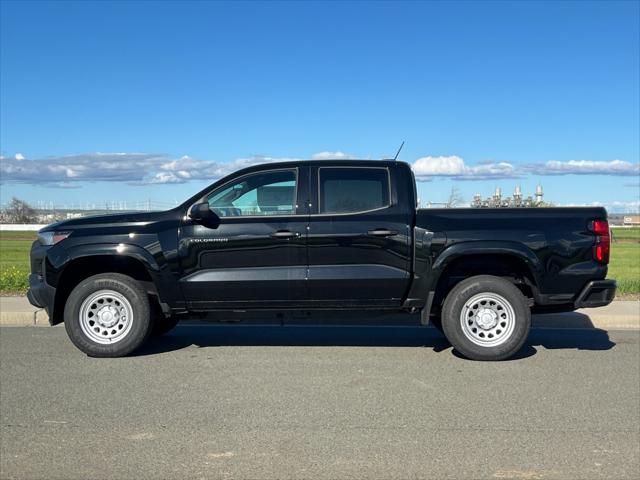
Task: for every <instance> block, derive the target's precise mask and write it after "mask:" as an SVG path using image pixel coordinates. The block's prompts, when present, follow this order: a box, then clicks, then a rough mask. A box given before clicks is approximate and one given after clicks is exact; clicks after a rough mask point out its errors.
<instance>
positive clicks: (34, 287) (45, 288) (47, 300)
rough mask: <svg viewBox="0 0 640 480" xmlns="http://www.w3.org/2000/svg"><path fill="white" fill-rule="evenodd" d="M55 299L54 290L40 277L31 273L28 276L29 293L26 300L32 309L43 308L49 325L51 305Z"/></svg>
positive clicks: (51, 312) (51, 314)
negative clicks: (47, 316)
mask: <svg viewBox="0 0 640 480" xmlns="http://www.w3.org/2000/svg"><path fill="white" fill-rule="evenodd" d="M55 298H56V289H55V288H54V287H52V286H51V285H48V284H47V282H45V281H44V278H43V277H42V275H38V274H37V273H32V274H31V275H29V291H28V292H27V299H28V300H29V303H30V304H31V305H33V306H34V307H38V308H44V309H45V310H46V311H47V315H49V323H51V319H52V318H53V304H54V301H55Z"/></svg>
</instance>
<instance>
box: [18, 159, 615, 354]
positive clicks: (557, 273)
mask: <svg viewBox="0 0 640 480" xmlns="http://www.w3.org/2000/svg"><path fill="white" fill-rule="evenodd" d="M609 238H610V237H609V227H608V224H607V214H606V211H605V210H604V209H603V208H539V209H533V208H530V209H525V208H517V209H516V208H513V209H512V208H500V209H467V208H463V209H417V196H416V184H415V179H414V177H413V173H412V171H411V168H410V167H409V165H408V164H406V163H402V162H395V161H364V160H354V161H304V162H285V163H272V164H267V165H259V166H253V167H250V168H247V169H244V170H241V171H238V172H236V173H234V174H232V175H230V176H228V177H226V178H223V179H221V180H219V181H217V182H215V183H214V184H213V185H211V186H210V187H208V188H206V189H204V190H202V191H201V192H199V193H197V194H196V195H194V196H193V197H192V198H190V199H188V200H187V201H186V202H184V203H183V204H182V205H180V206H179V207H176V208H174V209H172V210H169V211H165V212H149V213H131V214H118V215H105V216H98V217H86V218H78V219H73V220H67V221H64V222H61V223H57V224H53V225H49V226H47V227H45V228H44V229H42V230H41V231H40V232H39V234H38V240H37V241H36V242H34V244H33V247H32V250H31V271H32V274H31V276H30V290H29V294H28V296H29V300H30V301H31V303H32V304H34V305H36V306H38V307H44V308H45V309H46V310H47V313H48V314H49V319H50V322H51V324H57V323H60V322H64V323H65V327H66V330H67V332H68V334H69V337H70V338H71V340H72V342H73V343H74V344H75V345H76V346H77V347H78V348H79V349H80V350H82V351H83V352H85V353H87V354H88V355H91V356H97V357H116V356H123V355H127V354H129V353H131V352H132V351H133V350H135V349H136V348H138V347H139V346H140V345H141V344H142V343H143V342H144V341H145V340H146V339H147V337H148V336H149V335H159V334H163V333H165V332H167V331H169V330H170V329H171V328H173V327H174V326H175V325H176V323H177V322H178V320H179V319H180V318H184V316H185V314H190V315H204V314H211V313H212V312H239V311H242V312H255V311H264V310H271V311H278V312H282V311H312V310H340V311H344V310H354V311H362V312H363V313H365V314H366V312H367V311H369V312H370V313H372V311H382V310H385V311H402V312H407V313H414V314H415V316H414V318H415V321H416V323H418V322H420V323H421V324H423V325H427V324H429V323H431V324H433V325H435V326H436V327H437V328H439V329H440V330H441V331H443V332H444V334H445V335H446V337H447V338H448V339H449V341H450V342H451V344H452V345H453V346H454V347H455V348H456V349H457V350H458V351H459V352H460V353H462V354H463V355H465V356H467V357H468V358H472V359H478V360H499V359H505V358H507V357H509V356H511V355H513V354H514V353H516V352H517V351H518V350H519V349H520V348H521V347H522V345H523V343H524V341H525V340H526V338H527V335H528V332H529V328H530V324H531V312H532V311H533V312H534V313H535V312H552V311H555V312H558V311H570V310H574V309H576V308H581V307H597V306H601V305H606V304H608V303H610V302H611V301H612V299H613V297H614V295H615V289H616V283H615V281H614V280H605V277H606V275H607V263H608V261H609ZM345 321H346V320H345Z"/></svg>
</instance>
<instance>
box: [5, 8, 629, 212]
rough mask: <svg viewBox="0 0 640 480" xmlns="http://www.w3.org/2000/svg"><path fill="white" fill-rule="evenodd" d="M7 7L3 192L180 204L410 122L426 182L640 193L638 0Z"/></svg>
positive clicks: (441, 188) (410, 142)
mask: <svg viewBox="0 0 640 480" xmlns="http://www.w3.org/2000/svg"><path fill="white" fill-rule="evenodd" d="M0 22H1V23H0V27H1V28H0V30H1V32H0V42H1V43H0V54H1V55H0V105H1V107H0V149H1V154H2V157H3V158H2V160H1V162H2V168H1V174H2V178H1V182H2V184H1V186H0V189H1V193H0V201H1V202H6V201H7V200H8V199H10V198H11V196H18V197H20V198H25V199H27V200H29V201H31V202H32V203H39V202H54V203H55V204H57V205H63V204H69V205H70V204H76V205H77V204H83V205H85V204H86V203H97V204H103V203H104V202H107V201H108V202H113V201H118V202H123V201H126V202H128V205H134V204H135V203H136V202H140V201H146V200H147V199H151V200H152V201H154V202H157V203H158V204H161V203H162V202H165V203H166V204H173V203H174V202H176V201H181V200H183V199H185V198H187V197H188V196H189V195H190V194H192V193H193V192H195V191H197V190H198V189H200V188H201V187H203V186H204V185H206V184H208V183H210V182H211V181H213V180H215V178H216V177H219V176H220V175H224V174H226V173H228V172H230V171H232V170H233V169H234V168H238V167H239V166H242V165H246V164H251V163H255V162H259V161H269V160H272V159H280V158H312V157H314V156H320V157H322V156H330V155H334V156H343V157H361V158H380V157H384V156H390V155H393V154H394V153H395V150H396V149H397V147H398V145H399V144H400V142H401V141H402V140H405V141H406V145H405V148H404V150H403V151H402V154H401V156H400V158H401V159H402V160H405V161H407V162H410V163H412V164H414V170H415V171H416V174H417V175H418V177H419V178H420V179H421V181H420V182H419V186H418V188H419V192H420V196H421V198H422V199H423V200H425V201H426V200H431V201H443V200H446V198H447V197H448V194H449V191H450V190H451V187H452V186H454V185H455V186H456V187H458V188H459V189H460V191H461V193H462V195H463V197H464V198H465V199H466V200H467V201H469V200H470V199H471V197H472V195H473V194H474V193H475V192H480V193H482V194H483V195H489V194H490V193H492V191H493V189H494V188H495V187H496V186H500V187H502V189H503V191H505V192H507V193H508V192H511V191H512V190H513V188H514V186H515V185H521V186H522V188H523V190H524V192H525V194H529V193H532V192H533V189H534V188H535V185H536V184H537V183H541V184H542V185H543V186H544V188H545V193H546V198H547V199H548V200H551V201H555V202H556V203H560V204H590V203H593V202H598V203H602V204H605V205H607V206H609V207H610V208H612V209H625V208H632V209H634V210H637V209H638V197H639V196H640V184H639V179H638V178H639V171H638V162H639V159H640V133H639V132H640V66H639V58H640V27H639V24H640V8H639V3H638V2H633V1H622V2H550V1H543V2H513V3H511V2H506V1H504V2H479V1H478V2H446V3H445V2H442V3H441V2H425V3H419V2H407V3H404V2H393V3H384V2H375V3H366V2H353V3H334V2H315V3H304V4H303V3H293V2H281V3H267V2H260V3H258V2H255V3H240V2H234V3H206V2H191V3H189V2H179V3H173V2H158V3H153V2H136V3H125V2H112V3H109V2H104V3H99V2H69V3H65V2H53V1H52V2H43V3H38V2H8V1H2V2H1V4H0ZM323 152H324V153H323ZM327 152H328V153H327Z"/></svg>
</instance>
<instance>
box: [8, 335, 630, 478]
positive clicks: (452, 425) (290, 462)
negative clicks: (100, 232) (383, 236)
mask: <svg viewBox="0 0 640 480" xmlns="http://www.w3.org/2000/svg"><path fill="white" fill-rule="evenodd" d="M0 360H1V362H0V375H1V376H0V380H1V383H0V413H1V415H0V417H1V432H0V433H1V444H0V474H1V476H2V478H27V479H34V478H46V479H55V478H64V479H73V478H78V479H92V478H95V479H108V478H118V479H121V478H136V479H140V478H154V479H156V478H176V479H184V478H418V477H421V478H515V479H536V478H543V479H546V478H576V479H578V478H580V479H587V478H617V479H618V478H638V475H639V473H640V333H639V332H638V331H624V332H623V331H619V332H609V333H607V332H605V331H603V330H598V329H591V330H535V331H534V332H532V335H531V337H530V341H529V343H528V344H527V346H526V347H525V349H524V350H523V351H522V353H521V354H520V355H519V356H518V358H517V359H515V360H512V361H507V362H501V363H478V362H471V361H467V360H463V359H461V358H459V357H458V356H456V354H455V352H452V350H451V348H450V347H449V346H448V344H447V342H446V340H444V339H443V338H442V337H441V336H440V335H439V334H438V333H437V332H436V331H434V330H432V329H419V328H413V327H331V326H324V327H306V326H285V327H277V326H271V327H260V326H248V327H242V326H235V325H222V326H210V327H199V326H180V327H178V328H177V329H176V330H175V331H174V332H172V333H171V334H170V335H169V336H168V337H166V338H164V339H161V340H155V341H153V342H151V343H150V344H149V345H148V346H147V347H146V348H145V349H144V350H143V351H141V352H139V355H138V356H135V357H131V358H124V359H112V360H110V359H92V358H88V357H86V356H84V355H83V354H81V353H80V352H79V351H77V350H76V349H75V348H74V347H73V346H72V345H71V343H70V342H69V341H68V340H67V338H66V334H65V331H64V328H61V327H55V328H37V327H14V328H11V327H4V328H0Z"/></svg>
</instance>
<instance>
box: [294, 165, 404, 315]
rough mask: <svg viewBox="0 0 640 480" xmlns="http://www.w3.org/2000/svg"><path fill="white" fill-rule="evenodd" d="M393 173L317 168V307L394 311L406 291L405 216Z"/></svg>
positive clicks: (313, 290)
mask: <svg viewBox="0 0 640 480" xmlns="http://www.w3.org/2000/svg"><path fill="white" fill-rule="evenodd" d="M396 174H397V172H396V169H395V168H394V167H393V165H389V164H384V166H380V167H377V166H370V167H369V166H362V167H361V166H326V167H325V166H316V167H314V168H313V169H312V177H311V188H312V195H311V198H312V199H313V201H312V203H311V207H310V208H311V217H310V222H309V233H308V236H307V242H308V257H309V273H308V283H309V295H310V301H311V303H312V304H314V305H317V306H375V305H380V306H397V305H400V303H401V301H402V298H403V297H404V296H405V294H406V291H407V289H408V286H409V278H410V276H409V269H410V266H409V262H410V247H411V241H410V237H409V235H410V225H409V222H410V221H411V220H410V216H409V215H408V214H407V211H406V210H407V209H406V208H402V206H401V205H399V202H398V192H396V191H395V189H394V185H396V182H397V179H396Z"/></svg>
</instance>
